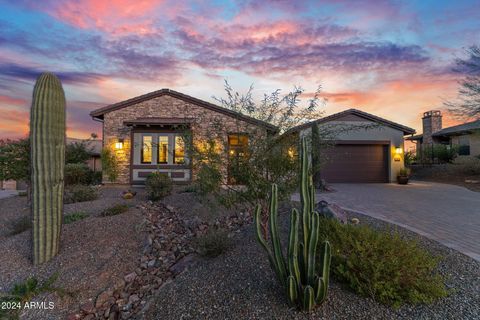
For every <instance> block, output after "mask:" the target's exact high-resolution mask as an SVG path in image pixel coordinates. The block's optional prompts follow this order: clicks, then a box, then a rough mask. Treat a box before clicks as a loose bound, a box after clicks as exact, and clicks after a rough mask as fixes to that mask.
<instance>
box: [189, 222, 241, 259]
mask: <svg viewBox="0 0 480 320" xmlns="http://www.w3.org/2000/svg"><path fill="white" fill-rule="evenodd" d="M231 246H232V240H231V239H230V238H229V237H228V232H227V231H226V230H223V229H210V230H208V231H207V233H206V234H205V235H202V236H200V237H199V238H198V239H197V242H196V247H197V251H198V252H199V253H200V254H201V255H202V256H205V257H210V258H213V257H216V256H219V255H220V254H222V253H224V252H226V251H227V250H228V249H229V248H230V247H231Z"/></svg>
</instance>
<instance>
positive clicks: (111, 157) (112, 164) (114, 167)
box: [101, 148, 119, 182]
mask: <svg viewBox="0 0 480 320" xmlns="http://www.w3.org/2000/svg"><path fill="white" fill-rule="evenodd" d="M101 158H102V170H103V171H104V173H105V175H106V177H107V178H108V180H109V181H110V182H115V181H117V178H118V174H119V167H118V161H117V157H115V154H114V153H113V152H112V151H111V150H110V149H108V148H103V149H102V154H101Z"/></svg>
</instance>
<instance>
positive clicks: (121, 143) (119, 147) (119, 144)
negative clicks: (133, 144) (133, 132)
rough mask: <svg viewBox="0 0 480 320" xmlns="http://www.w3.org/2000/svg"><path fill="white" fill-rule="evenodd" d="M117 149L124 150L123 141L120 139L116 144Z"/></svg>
mask: <svg viewBox="0 0 480 320" xmlns="http://www.w3.org/2000/svg"><path fill="white" fill-rule="evenodd" d="M115 149H117V150H120V149H123V139H118V142H115Z"/></svg>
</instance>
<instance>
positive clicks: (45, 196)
mask: <svg viewBox="0 0 480 320" xmlns="http://www.w3.org/2000/svg"><path fill="white" fill-rule="evenodd" d="M30 148H31V183H32V185H31V187H32V199H31V210H32V218H33V221H32V222H33V223H32V226H33V228H32V233H33V234H32V241H33V245H32V249H33V262H34V264H40V263H43V262H46V261H48V260H50V259H51V258H52V257H54V256H55V255H56V254H57V253H58V249H59V244H60V230H61V226H62V213H63V188H64V182H63V177H64V172H63V171H64V166H65V94H64V92H63V88H62V84H61V82H60V80H59V79H58V78H57V77H56V76H55V75H53V74H51V73H44V74H42V75H41V76H40V77H39V78H38V79H37V82H36V84H35V88H34V89H33V99H32V108H31V111H30Z"/></svg>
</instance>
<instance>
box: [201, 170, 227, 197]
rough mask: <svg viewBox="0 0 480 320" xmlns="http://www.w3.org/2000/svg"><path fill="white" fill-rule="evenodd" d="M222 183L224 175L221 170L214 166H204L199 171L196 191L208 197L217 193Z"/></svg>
mask: <svg viewBox="0 0 480 320" xmlns="http://www.w3.org/2000/svg"><path fill="white" fill-rule="evenodd" d="M221 183H222V174H221V173H220V170H219V169H218V168H217V167H216V166H213V165H207V164H204V165H202V166H201V167H200V170H198V174H197V179H196V180H195V191H196V192H197V193H198V194H200V195H202V196H206V195H207V194H210V193H213V192H217V191H218V190H219V189H220V186H221Z"/></svg>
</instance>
